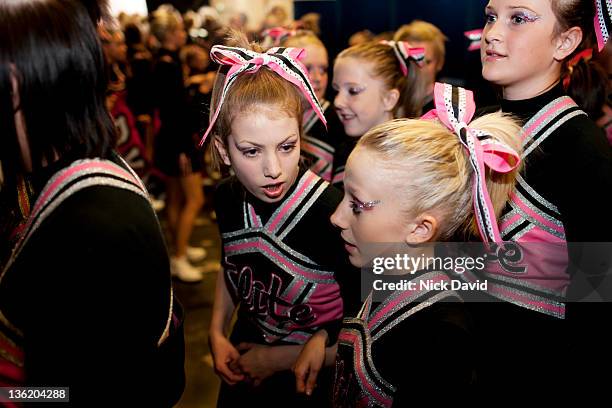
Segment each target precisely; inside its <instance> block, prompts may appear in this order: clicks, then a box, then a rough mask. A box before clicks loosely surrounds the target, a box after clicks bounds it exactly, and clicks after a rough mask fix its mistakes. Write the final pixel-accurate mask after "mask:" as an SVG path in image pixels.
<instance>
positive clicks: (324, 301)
mask: <svg viewBox="0 0 612 408" xmlns="http://www.w3.org/2000/svg"><path fill="white" fill-rule="evenodd" d="M340 201H341V196H340V192H339V191H337V190H336V189H335V188H333V187H331V186H330V185H329V183H327V182H326V181H324V180H322V179H321V178H319V177H318V176H317V175H316V174H314V173H312V172H311V171H309V170H300V173H299V175H298V178H297V180H296V182H295V183H294V185H293V186H292V187H291V189H290V190H289V191H288V192H287V194H286V196H285V197H284V198H283V200H282V201H281V202H279V203H272V204H269V203H264V202H261V201H260V200H258V199H256V198H254V197H253V196H252V195H251V194H250V193H248V192H247V191H246V190H245V189H244V188H243V187H242V185H241V184H240V183H239V182H238V181H237V179H235V178H234V177H231V178H229V179H226V180H225V181H223V182H222V183H221V184H220V185H219V187H218V189H217V192H216V194H215V207H216V210H217V218H218V224H219V230H220V233H221V239H222V244H223V249H222V264H223V268H224V276H225V283H226V286H227V289H228V291H229V293H230V294H231V296H232V299H233V301H234V303H235V304H236V305H238V306H239V312H238V321H237V323H236V325H235V328H234V331H233V333H232V336H231V338H232V342H239V341H248V342H254V343H259V344H303V343H305V342H306V341H307V340H308V339H309V338H310V336H311V335H312V334H313V333H314V332H315V331H316V330H318V329H319V328H326V329H327V330H328V334H329V335H330V337H331V338H332V339H333V338H335V337H336V336H337V332H338V331H339V328H340V323H341V319H342V316H343V300H342V296H341V291H340V287H339V284H338V280H341V279H342V277H343V276H346V277H349V276H350V275H351V273H350V272H349V271H352V270H353V269H352V268H353V267H351V266H350V264H349V263H348V260H347V259H346V256H345V252H344V249H343V243H342V240H341V238H340V234H339V232H338V231H337V230H336V229H335V227H333V225H332V224H331V222H330V221H329V217H330V215H331V214H332V213H333V211H334V210H335V209H336V206H337V205H338V203H339V202H340ZM352 279H354V280H356V281H358V272H357V273H355V274H354V275H353V276H352ZM342 286H343V287H345V286H344V285H342ZM354 293H357V294H358V292H357V291H355V292H354Z"/></svg>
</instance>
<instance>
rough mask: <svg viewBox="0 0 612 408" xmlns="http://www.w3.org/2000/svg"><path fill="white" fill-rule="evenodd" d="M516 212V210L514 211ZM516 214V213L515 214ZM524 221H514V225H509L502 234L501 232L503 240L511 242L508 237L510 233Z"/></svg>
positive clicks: (520, 219)
mask: <svg viewBox="0 0 612 408" xmlns="http://www.w3.org/2000/svg"><path fill="white" fill-rule="evenodd" d="M513 211H514V210H513ZM515 214H516V213H515ZM523 221H525V220H524V219H523V218H519V219H517V220H516V221H514V222H513V223H512V224H510V225H508V226H507V227H506V228H504V230H503V231H502V232H500V235H501V236H502V237H503V239H504V240H505V241H510V239H508V237H507V235H508V234H509V233H510V231H512V230H513V229H515V228H516V227H518V226H519V225H520V224H522V223H523Z"/></svg>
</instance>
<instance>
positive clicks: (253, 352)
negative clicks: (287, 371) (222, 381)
mask: <svg viewBox="0 0 612 408" xmlns="http://www.w3.org/2000/svg"><path fill="white" fill-rule="evenodd" d="M281 347H282V346H281ZM237 348H238V351H239V352H240V353H242V355H241V356H240V358H239V359H238V360H237V361H236V362H235V363H234V364H233V366H232V368H234V369H235V370H239V371H240V372H242V373H244V374H245V375H246V376H247V377H248V379H249V380H250V381H251V384H252V385H253V386H255V387H257V386H259V384H261V382H262V381H263V380H265V379H266V378H268V377H270V376H271V375H272V374H274V373H276V372H277V371H280V370H279V366H278V365H277V364H276V363H277V362H278V360H279V359H282V358H283V357H282V356H281V355H280V353H277V351H280V350H277V347H271V346H264V345H261V344H253V343H240V344H239V345H238V347H237Z"/></svg>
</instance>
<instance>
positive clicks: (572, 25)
mask: <svg viewBox="0 0 612 408" xmlns="http://www.w3.org/2000/svg"><path fill="white" fill-rule="evenodd" d="M485 12H486V25H485V27H484V32H483V36H482V42H481V58H482V74H483V77H484V78H485V79H486V80H488V81H490V82H492V83H493V84H495V85H498V86H500V87H501V91H502V95H503V100H502V101H501V108H502V111H503V112H507V113H511V114H514V115H516V116H517V117H519V118H520V119H521V122H522V124H523V131H522V140H521V141H522V144H523V147H524V151H523V155H522V158H523V160H525V161H526V163H527V165H526V167H525V171H524V172H523V173H522V174H521V175H520V176H519V177H518V184H517V186H516V189H515V191H514V192H513V194H512V199H511V201H510V202H509V205H508V206H507V208H506V209H505V210H504V214H503V216H502V218H501V226H500V229H501V234H502V237H503V239H504V240H507V241H517V242H520V243H533V242H539V243H545V244H547V246H546V247H545V250H541V249H542V248H543V247H542V246H538V247H537V248H536V247H534V246H533V244H531V246H530V244H527V245H522V250H523V256H524V259H525V260H526V261H527V262H528V264H529V268H528V270H527V273H526V274H524V275H522V276H516V275H515V276H512V274H504V275H503V276H502V278H503V282H505V283H506V284H507V289H508V290H505V291H504V293H505V294H502V292H499V293H492V294H494V295H495V296H497V297H500V298H502V299H504V300H507V301H508V302H509V303H507V304H498V305H492V306H495V307H491V308H488V307H487V308H478V309H477V310H475V311H474V314H475V315H476V317H477V319H479V320H480V322H477V323H480V327H481V328H482V333H481V334H482V335H483V336H486V337H484V338H483V344H487V345H488V346H492V347H493V348H494V349H495V350H497V349H496V348H495V347H496V346H495V345H496V344H499V343H500V342H503V341H504V339H507V338H509V336H513V337H516V336H519V337H523V338H527V337H528V338H529V339H530V341H523V342H518V343H516V344H515V345H514V346H513V348H512V350H511V351H512V352H511V353H505V354H504V356H505V357H506V358H504V359H503V361H502V360H500V361H497V362H496V363H495V365H494V366H489V367H487V369H488V370H490V371H489V375H486V376H484V378H486V379H488V380H490V381H495V382H497V381H500V382H503V381H505V380H511V379H513V378H517V376H520V377H521V378H533V379H534V380H537V381H540V382H541V381H551V379H552V378H553V377H552V376H551V374H553V373H555V372H556V371H557V370H559V369H562V368H563V367H564V366H565V364H566V361H565V360H564V359H563V357H564V356H567V355H568V354H569V355H583V352H586V351H587V348H585V349H583V350H581V351H580V352H578V350H577V349H576V348H577V347H578V344H579V343H577V342H575V341H574V340H576V339H577V337H576V339H572V336H568V333H566V331H565V330H566V329H567V327H566V325H565V324H564V323H563V320H561V319H563V318H564V317H565V316H566V311H565V303H564V300H565V295H566V293H567V292H568V290H569V291H571V290H572V287H571V286H570V279H571V275H572V274H573V272H572V268H574V267H573V266H571V265H579V262H580V252H578V251H575V250H573V249H572V248H576V246H575V245H571V244H570V243H572V242H593V241H607V242H609V241H612V218H611V217H610V216H609V203H608V202H606V200H602V199H601V197H600V194H601V192H604V191H610V190H611V189H612V167H611V161H610V157H611V155H610V148H609V146H608V144H607V142H606V140H605V138H604V136H603V135H602V133H601V132H600V130H599V129H597V126H596V125H595V123H593V121H592V120H591V119H590V118H589V117H588V116H587V115H586V114H585V113H584V112H583V111H581V110H580V108H579V107H578V106H577V105H576V103H575V102H574V101H573V100H572V99H571V98H570V97H568V96H566V92H565V90H564V88H563V79H564V77H565V76H567V75H570V76H569V87H570V88H571V87H572V84H577V83H579V82H580V80H581V78H580V76H581V75H582V74H583V73H584V72H586V66H585V67H584V68H585V69H582V68H581V69H577V68H576V67H574V69H573V70H572V72H569V71H568V70H567V64H568V63H569V61H570V60H571V59H572V58H573V56H575V55H576V54H578V53H580V52H582V50H583V49H585V48H586V47H588V44H589V41H588V40H589V37H590V35H589V34H590V33H592V31H593V29H592V24H593V18H594V9H593V1H591V0H551V1H535V0H526V1H521V2H516V1H514V0H491V1H490V2H489V3H488V5H487V6H486V10H485ZM597 21H602V22H603V21H604V18H603V17H602V18H601V19H598V20H597ZM608 21H609V18H608ZM584 64H585V62H584V61H579V62H578V65H581V66H582V65H584ZM566 243H568V245H566ZM568 266H570V269H568ZM582 273H583V272H582ZM500 279H501V278H500ZM510 303H511V304H510ZM514 305H518V306H520V308H518V307H514ZM572 306H573V308H574V310H575V311H577V312H578V313H579V311H580V310H583V308H584V307H586V306H588V305H578V304H575V305H571V306H569V308H568V314H567V316H568V322H569V323H571V325H573V324H574V323H575V324H578V325H582V324H583V322H586V321H587V320H585V318H586V316H585V315H584V314H582V313H579V314H580V316H578V315H576V316H574V317H575V318H572V316H571V313H569V312H570V311H571V308H572ZM594 306H596V307H593V308H592V309H593V310H591V311H589V313H588V315H592V316H597V315H600V313H598V310H602V308H603V307H604V306H605V305H604V304H600V305H594ZM589 309H591V308H589ZM598 324H599V323H597V325H598ZM571 325H570V327H571ZM594 327H596V326H595V325H594V326H592V327H590V328H589V327H587V326H584V327H582V328H580V329H579V331H577V332H576V333H580V337H581V338H582V339H589V340H587V341H592V340H594V339H595V338H596V337H595V336H593V337H592V338H591V335H590V334H589V333H590V331H591V330H592V329H593V328H594ZM538 344H542V345H543V344H545V347H542V348H539V347H537V345H538ZM588 350H590V351H594V350H596V348H592V347H589V348H588ZM491 352H493V349H491ZM530 357H533V360H530ZM597 358H598V356H593V357H592V358H591V357H588V358H586V359H583V361H585V362H586V361H591V360H593V361H595V360H596V359H597ZM489 361H492V360H489ZM535 361H537V362H538V363H537V364H538V365H541V366H542V367H545V368H544V370H545V371H544V373H537V374H536V373H535V372H534V371H533V370H525V367H528V366H530V365H534V364H535V363H534V362H535Z"/></svg>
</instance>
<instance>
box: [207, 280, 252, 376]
mask: <svg viewBox="0 0 612 408" xmlns="http://www.w3.org/2000/svg"><path fill="white" fill-rule="evenodd" d="M234 308H235V307H234V303H233V302H232V298H231V297H230V294H229V292H228V291H227V287H226V286H225V279H224V276H223V269H220V270H219V273H218V274H217V284H216V287H215V302H214V304H213V311H212V318H211V322H210V331H209V333H210V334H209V342H210V350H211V352H212V355H213V361H214V368H215V372H216V373H217V374H218V375H219V376H221V378H222V379H223V380H224V381H225V382H227V383H228V384H235V383H236V382H238V381H242V380H243V379H244V376H243V375H242V374H240V372H239V371H236V370H233V369H232V368H231V366H232V365H233V364H232V363H235V362H236V361H237V360H238V359H239V358H240V353H239V352H238V350H237V349H236V348H235V347H234V346H233V345H232V344H231V343H230V341H229V340H228V338H227V336H226V333H227V330H228V326H229V322H230V319H231V318H232V314H233V312H234Z"/></svg>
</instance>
